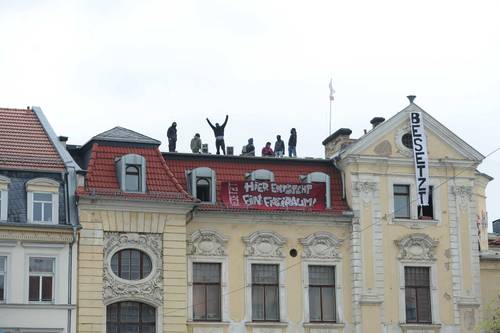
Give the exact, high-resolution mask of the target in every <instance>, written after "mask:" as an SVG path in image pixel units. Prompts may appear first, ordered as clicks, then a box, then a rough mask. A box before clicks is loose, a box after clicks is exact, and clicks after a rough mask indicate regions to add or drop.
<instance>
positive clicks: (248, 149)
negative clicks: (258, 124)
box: [242, 138, 255, 156]
mask: <svg viewBox="0 0 500 333" xmlns="http://www.w3.org/2000/svg"><path fill="white" fill-rule="evenodd" d="M242 155H243V156H255V146H254V145H253V138H250V139H248V144H247V145H246V146H244V147H243V154H242Z"/></svg>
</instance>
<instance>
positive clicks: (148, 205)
mask: <svg viewBox="0 0 500 333" xmlns="http://www.w3.org/2000/svg"><path fill="white" fill-rule="evenodd" d="M195 206H196V205H194V204H192V203H174V202H165V201H161V202H156V201H149V200H148V201H146V200H126V201H124V200H114V199H105V198H99V199H97V200H93V199H90V198H87V197H81V198H80V200H79V202H78V207H79V208H80V209H81V210H103V211H110V210H117V211H128V212H147V213H167V214H180V215H184V214H187V213H189V212H190V211H191V210H192V209H193V208H194V207H195Z"/></svg>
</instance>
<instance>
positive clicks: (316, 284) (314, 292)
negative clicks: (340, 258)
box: [309, 265, 335, 322]
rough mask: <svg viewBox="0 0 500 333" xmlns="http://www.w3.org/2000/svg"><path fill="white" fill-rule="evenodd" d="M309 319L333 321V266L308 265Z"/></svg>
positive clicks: (313, 320) (312, 320)
mask: <svg viewBox="0 0 500 333" xmlns="http://www.w3.org/2000/svg"><path fill="white" fill-rule="evenodd" d="M309 318H310V319H309V320H310V321H311V322H334V321H335V267H333V266H312V265H310V266H309Z"/></svg>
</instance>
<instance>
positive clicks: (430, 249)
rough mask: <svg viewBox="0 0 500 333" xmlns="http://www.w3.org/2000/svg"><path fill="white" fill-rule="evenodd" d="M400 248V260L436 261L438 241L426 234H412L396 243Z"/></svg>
mask: <svg viewBox="0 0 500 333" xmlns="http://www.w3.org/2000/svg"><path fill="white" fill-rule="evenodd" d="M394 243H395V244H396V245H397V246H398V247H399V255H398V259H400V260H411V261H435V260H436V257H435V255H436V247H437V245H438V243H439V242H438V241H436V240H433V239H432V238H430V237H429V236H427V235H425V234H411V235H408V236H406V237H404V238H402V239H400V240H396V241H394Z"/></svg>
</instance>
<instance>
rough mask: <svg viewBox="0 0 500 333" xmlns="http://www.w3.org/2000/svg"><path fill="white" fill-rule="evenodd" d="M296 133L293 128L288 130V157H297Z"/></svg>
mask: <svg viewBox="0 0 500 333" xmlns="http://www.w3.org/2000/svg"><path fill="white" fill-rule="evenodd" d="M296 148H297V131H296V130H295V128H292V129H291V130H290V138H289V139H288V156H289V157H297V149H296Z"/></svg>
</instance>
